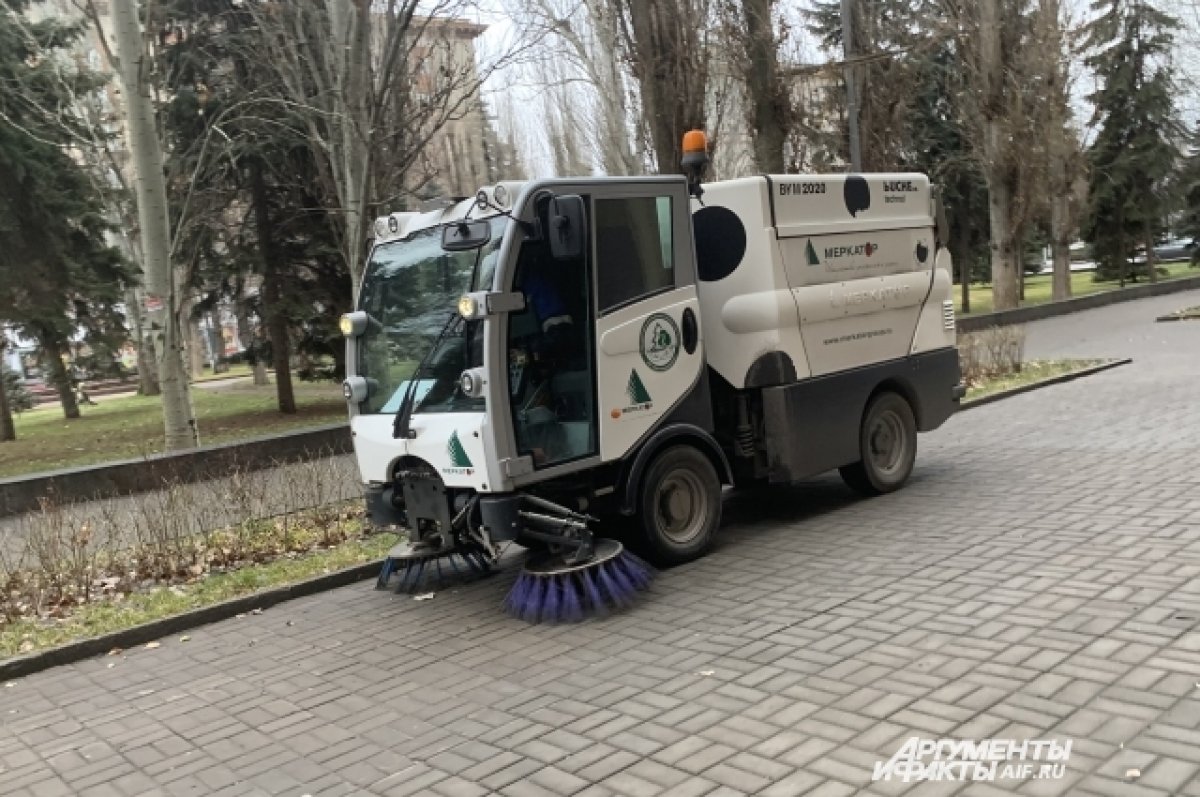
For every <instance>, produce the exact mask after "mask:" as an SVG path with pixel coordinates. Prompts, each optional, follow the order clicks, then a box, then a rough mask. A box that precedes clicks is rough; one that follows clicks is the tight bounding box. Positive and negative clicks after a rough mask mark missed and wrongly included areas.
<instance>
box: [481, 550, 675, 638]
mask: <svg viewBox="0 0 1200 797" xmlns="http://www.w3.org/2000/svg"><path fill="white" fill-rule="evenodd" d="M653 578H654V570H653V568H651V567H650V565H648V564H646V563H645V562H643V561H642V560H641V559H639V558H638V557H636V556H634V555H633V554H632V553H630V552H629V551H627V550H625V547H624V546H623V545H621V543H619V542H617V541H616V540H609V539H597V540H596V551H595V554H594V555H593V557H592V558H591V559H589V560H588V561H587V562H584V563H583V564H577V565H569V564H567V563H565V562H564V561H563V560H562V559H561V558H560V557H557V556H554V555H552V554H549V553H546V552H542V553H535V554H530V556H529V558H528V559H527V560H526V562H525V567H524V568H523V569H522V570H521V574H520V575H519V576H517V580H516V582H514V583H513V586H512V589H511V590H510V591H509V593H508V596H507V597H506V598H505V599H504V609H505V611H507V612H508V613H509V614H510V615H512V616H513V617H517V618H519V619H521V620H524V621H526V622H528V623H564V622H565V623H577V622H580V621H581V620H583V619H584V618H586V617H593V616H604V615H607V614H609V613H611V612H612V611H614V610H618V609H625V608H628V607H629V606H631V605H633V602H634V599H635V598H636V596H637V593H639V592H641V591H643V590H645V589H646V588H647V587H649V586H650V582H651V580H652V579H653Z"/></svg>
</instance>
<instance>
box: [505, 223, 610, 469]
mask: <svg viewBox="0 0 1200 797" xmlns="http://www.w3.org/2000/svg"><path fill="white" fill-rule="evenodd" d="M590 286H591V279H590V277H589V275H588V259H587V257H580V258H577V259H576V260H572V261H564V260H555V259H554V258H552V257H551V256H550V250H549V246H548V245H547V244H546V242H545V241H525V242H524V243H522V244H521V250H520V253H519V254H518V259H517V269H516V277H515V280H514V284H513V290H515V291H520V292H521V293H523V294H524V295H525V309H524V310H523V311H521V312H519V313H513V314H511V315H510V316H509V320H508V345H507V350H508V379H509V397H510V399H511V402H512V411H513V429H514V431H515V433H516V438H517V449H518V451H519V452H520V453H521V454H523V455H528V456H530V457H531V458H532V459H533V463H534V466H535V467H539V468H542V467H548V466H551V465H560V464H562V463H564V462H569V461H571V460H575V459H579V458H581V457H586V456H591V455H593V454H595V453H596V451H597V446H596V414H595V403H596V402H595V399H594V396H595V380H594V378H593V371H592V369H593V357H592V350H593V348H594V346H593V345H592V336H593V331H592V313H591V290H590Z"/></svg>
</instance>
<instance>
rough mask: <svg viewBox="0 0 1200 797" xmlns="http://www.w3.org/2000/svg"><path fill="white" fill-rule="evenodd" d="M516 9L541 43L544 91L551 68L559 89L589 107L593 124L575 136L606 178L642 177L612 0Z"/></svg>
mask: <svg viewBox="0 0 1200 797" xmlns="http://www.w3.org/2000/svg"><path fill="white" fill-rule="evenodd" d="M512 5H513V6H514V9H513V10H514V12H515V14H516V15H519V16H521V17H522V18H525V19H527V20H528V23H529V25H530V38H531V40H533V41H535V42H537V46H536V50H537V52H538V54H539V56H540V57H539V59H538V61H537V62H536V64H535V69H534V71H535V73H536V74H535V75H534V80H535V82H536V83H538V84H539V88H540V87H542V86H545V87H546V88H549V87H550V86H549V83H550V81H551V78H549V77H548V76H547V75H546V74H544V73H545V72H546V71H547V66H550V67H551V71H555V72H556V73H557V75H556V77H554V78H553V81H555V86H556V87H560V88H565V89H568V90H569V92H570V96H571V97H573V98H575V99H576V103H578V101H579V100H583V101H584V102H586V103H587V104H588V105H589V106H590V110H591V113H592V119H591V120H590V121H591V124H590V125H588V126H586V127H584V128H581V129H578V130H576V131H573V134H574V135H575V136H587V137H588V139H589V140H590V141H591V143H592V148H593V151H595V152H596V153H597V154H598V156H599V160H600V166H601V168H602V169H603V170H604V172H605V173H606V174H611V175H634V174H641V173H642V172H643V171H644V165H643V163H642V162H641V160H640V159H639V158H638V157H637V154H636V153H635V151H634V146H633V139H634V136H633V132H634V131H633V130H631V129H630V127H629V124H628V120H629V119H630V117H631V115H632V114H634V112H635V110H636V99H637V98H636V92H635V91H634V90H633V88H632V86H631V81H632V75H631V74H630V73H629V70H628V69H627V68H626V66H625V64H624V63H623V62H622V56H623V50H622V40H621V22H620V17H619V10H618V9H617V8H616V7H615V5H614V4H613V3H612V2H611V1H610V0H517V1H516V2H514V3H513V4H512ZM564 66H566V67H568V68H564Z"/></svg>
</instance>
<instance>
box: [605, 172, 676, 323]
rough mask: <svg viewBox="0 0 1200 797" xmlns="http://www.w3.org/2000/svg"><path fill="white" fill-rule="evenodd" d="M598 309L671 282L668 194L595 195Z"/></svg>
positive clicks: (610, 307) (659, 289)
mask: <svg viewBox="0 0 1200 797" xmlns="http://www.w3.org/2000/svg"><path fill="white" fill-rule="evenodd" d="M595 218H596V223H595V230H596V260H597V262H598V263H599V264H600V268H599V278H598V280H597V293H598V300H599V301H598V302H597V305H598V306H599V308H600V312H601V314H603V313H607V312H609V311H611V310H615V309H617V308H618V307H622V306H624V305H626V304H629V303H630V302H633V301H636V300H638V299H642V298H645V297H646V296H650V295H652V294H655V293H660V292H662V291H665V290H670V289H671V288H674V287H675V259H674V256H673V254H672V253H673V252H674V241H673V240H672V238H671V198H670V197H665V196H662V197H629V198H626V199H597V200H596V212H595Z"/></svg>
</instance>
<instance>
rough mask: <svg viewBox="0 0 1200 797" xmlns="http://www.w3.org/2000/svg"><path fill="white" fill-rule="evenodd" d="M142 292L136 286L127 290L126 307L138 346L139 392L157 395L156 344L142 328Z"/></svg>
mask: <svg viewBox="0 0 1200 797" xmlns="http://www.w3.org/2000/svg"><path fill="white" fill-rule="evenodd" d="M140 293H141V291H139V290H137V289H135V288H131V289H130V290H127V291H125V308H126V311H127V312H128V313H129V324H130V326H132V327H133V329H132V332H133V342H134V345H135V346H137V369H138V393H139V394H140V395H143V396H157V395H159V394H160V393H161V391H160V390H159V388H158V368H157V367H156V366H155V363H154V344H153V343H152V342H151V341H150V338H149V336H148V335H146V334H144V333H143V329H142V323H143V316H142V300H141V296H140V295H139V294H140Z"/></svg>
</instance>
